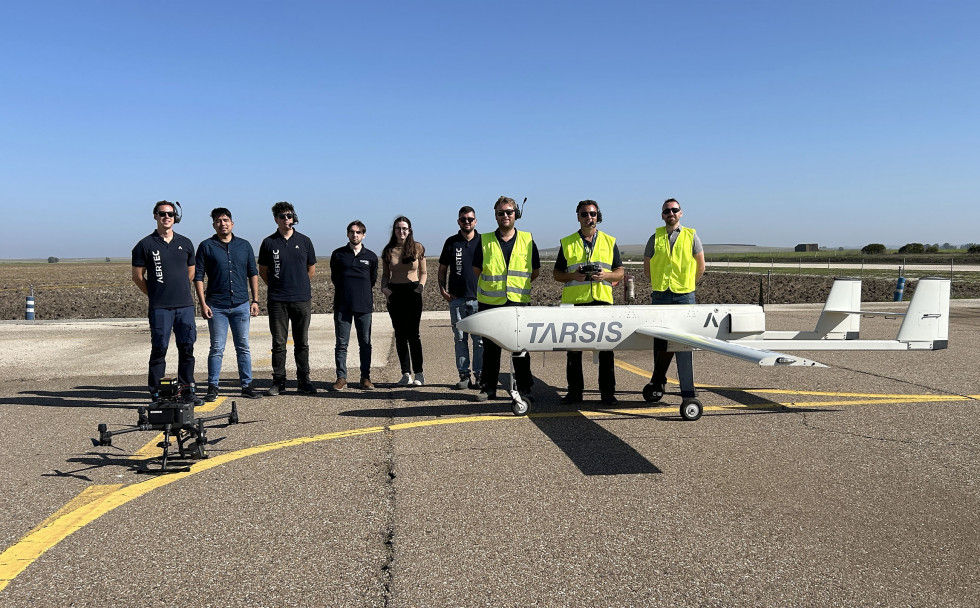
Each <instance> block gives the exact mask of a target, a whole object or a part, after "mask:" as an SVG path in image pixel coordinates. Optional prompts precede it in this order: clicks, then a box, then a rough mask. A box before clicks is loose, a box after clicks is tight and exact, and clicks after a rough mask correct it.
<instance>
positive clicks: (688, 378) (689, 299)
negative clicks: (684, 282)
mask: <svg viewBox="0 0 980 608" xmlns="http://www.w3.org/2000/svg"><path fill="white" fill-rule="evenodd" d="M650 303H651V304H653V305H654V306H656V305H663V304H694V292H693V291H692V292H690V293H674V292H672V291H654V292H652V293H651V294H650ZM673 358H674V353H671V352H667V341H666V340H661V339H659V338H654V339H653V376H652V377H651V378H650V382H652V383H654V384H660V385H663V384H666V383H667V368H668V367H670V361H671V359H673ZM677 379H678V381H680V384H681V397H684V398H688V397H694V396H696V392H695V390H694V353H693V352H691V351H682V352H679V353H677Z"/></svg>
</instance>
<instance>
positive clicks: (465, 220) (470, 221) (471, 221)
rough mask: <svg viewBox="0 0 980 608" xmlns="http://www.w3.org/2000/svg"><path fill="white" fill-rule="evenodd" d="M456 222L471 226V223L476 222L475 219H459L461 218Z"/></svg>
mask: <svg viewBox="0 0 980 608" xmlns="http://www.w3.org/2000/svg"><path fill="white" fill-rule="evenodd" d="M458 221H460V222H463V223H464V224H472V223H473V222H475V221H476V218H475V217H461V218H459V220H458Z"/></svg>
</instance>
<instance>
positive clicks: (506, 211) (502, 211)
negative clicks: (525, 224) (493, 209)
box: [497, 209, 514, 217]
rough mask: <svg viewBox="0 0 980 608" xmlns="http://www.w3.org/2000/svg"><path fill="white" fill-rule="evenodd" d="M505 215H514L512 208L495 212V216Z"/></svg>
mask: <svg viewBox="0 0 980 608" xmlns="http://www.w3.org/2000/svg"><path fill="white" fill-rule="evenodd" d="M505 215H514V210H513V209H501V210H500V211H498V212H497V217H504V216H505Z"/></svg>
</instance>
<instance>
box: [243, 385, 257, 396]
mask: <svg viewBox="0 0 980 608" xmlns="http://www.w3.org/2000/svg"><path fill="white" fill-rule="evenodd" d="M242 397H245V398H246V399H261V398H262V395H260V394H258V393H257V392H256V391H255V389H254V388H252V385H251V384H246V385H245V386H243V387H242Z"/></svg>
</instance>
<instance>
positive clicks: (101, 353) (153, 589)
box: [0, 301, 980, 607]
mask: <svg viewBox="0 0 980 608" xmlns="http://www.w3.org/2000/svg"><path fill="white" fill-rule="evenodd" d="M953 306H954V308H953V311H952V316H951V325H950V342H949V348H948V349H947V350H943V351H934V352H826V351H823V352H814V353H809V354H806V353H802V354H803V355H804V356H807V357H809V358H812V359H816V360H818V361H821V362H823V363H826V364H828V365H830V366H831V367H830V368H829V369H815V368H780V369H772V368H758V367H753V366H752V365H750V364H748V363H744V362H740V361H735V360H730V359H727V358H724V357H722V356H719V355H714V354H711V353H704V352H700V353H697V354H696V355H695V369H696V380H697V382H698V385H699V387H700V388H699V391H700V393H699V396H700V398H701V400H702V401H703V403H704V405H705V410H706V411H705V414H704V416H703V417H702V418H701V419H700V420H699V421H696V422H684V421H682V420H681V419H680V417H679V416H678V411H677V408H678V405H679V403H680V398H679V394H678V393H677V386H676V384H673V385H671V389H670V390H672V391H673V392H672V393H671V394H668V395H667V397H666V398H665V400H664V402H663V403H662V404H648V403H645V402H644V401H643V399H642V396H641V394H640V392H641V389H642V387H643V385H644V383H645V382H646V381H647V379H648V376H649V373H650V359H651V357H650V355H649V353H645V352H624V353H617V365H618V368H617V386H618V389H617V390H618V396H619V399H620V403H619V405H618V407H617V408H616V409H602V408H601V406H602V404H601V403H600V402H599V400H598V392H597V391H596V390H595V389H596V379H595V374H596V367H595V366H594V365H593V363H592V362H591V358H590V357H588V356H587V357H585V360H586V363H585V376H586V387H587V395H586V397H587V398H588V399H590V401H588V402H586V403H584V404H582V406H581V407H580V408H576V409H572V408H568V407H563V406H561V405H560V404H559V399H560V397H561V396H562V395H563V394H564V385H565V381H564V364H565V358H564V356H563V355H562V354H560V353H553V354H547V355H546V356H543V357H542V356H541V355H535V356H534V357H533V358H532V371H533V373H534V376H535V387H534V391H533V395H534V398H535V403H533V404H532V415H531V416H528V417H516V416H513V415H512V414H511V413H510V404H509V402H506V401H489V402H485V403H477V402H475V401H472V400H471V399H472V397H473V394H474V391H468V390H467V391H457V390H452V389H451V388H450V385H451V384H453V383H455V381H456V379H457V377H456V370H455V366H454V364H453V347H452V337H451V332H450V328H449V319H448V315H447V314H443V313H426V315H425V318H424V320H423V328H422V342H423V346H424V349H425V377H426V380H427V384H426V386H423V387H417V388H405V387H398V386H395V385H394V382H395V381H396V380H397V379H398V377H399V376H400V373H399V368H398V363H397V357H396V356H395V353H394V349H393V346H392V343H391V332H390V324H389V323H388V319H387V316H386V315H376V316H375V321H374V345H375V348H374V361H373V365H372V377H373V379H374V381H375V382H376V383H377V384H378V385H379V386H378V388H377V390H375V391H371V392H365V391H360V390H357V389H347V390H345V391H342V392H328V391H326V387H327V385H328V384H329V383H332V382H333V380H334V377H335V376H334V366H333V342H334V340H333V333H332V322H331V320H330V317H329V316H325V315H324V316H319V315H318V316H317V317H316V318H315V321H314V327H313V332H312V336H311V346H312V354H313V358H312V360H313V368H314V380H315V381H316V382H317V385H318V387H319V388H320V389H321V391H320V393H319V394H317V395H316V396H300V395H297V394H296V393H295V391H294V385H293V384H291V386H290V391H289V392H288V393H287V394H286V395H283V396H279V397H274V398H270V397H266V398H263V399H261V400H254V401H253V400H242V399H240V398H238V397H237V391H236V390H234V386H235V385H236V374H235V372H234V369H235V367H234V349H233V347H232V345H231V341H230V339H229V344H228V346H227V350H226V353H225V355H226V356H225V366H224V370H225V373H224V375H223V380H222V396H221V399H219V401H218V402H216V403H215V404H207V406H206V407H205V408H199V412H198V413H199V414H201V415H204V413H203V410H205V409H212V410H213V411H212V413H215V414H218V413H223V412H227V411H228V410H229V408H230V403H231V401H236V402H237V405H238V407H239V409H240V415H241V423H240V424H237V425H231V426H229V425H226V424H224V423H222V424H219V426H217V427H215V428H212V429H210V430H209V431H208V439H209V440H210V445H209V455H210V458H208V459H207V460H201V461H193V462H192V466H191V468H190V471H189V472H187V473H175V474H170V475H164V476H152V475H143V474H138V473H137V470H138V469H140V468H143V467H146V466H147V460H146V459H147V458H150V457H152V456H155V455H157V454H159V452H160V450H159V448H157V447H156V444H157V442H158V441H159V438H158V437H157V436H156V433H155V432H136V433H130V434H124V435H118V436H116V437H114V438H113V445H112V446H111V447H108V446H97V445H94V442H93V438H95V437H97V432H96V428H97V425H98V424H99V423H106V424H107V425H108V426H109V428H110V429H121V428H124V427H125V426H127V425H132V424H135V423H136V420H137V413H136V408H137V407H138V406H139V405H143V404H145V403H146V388H145V367H146V359H147V357H148V354H149V334H148V330H147V328H146V326H145V321H142V320H121V321H114V322H94V321H93V322H74V323H56V322H49V323H36V324H27V323H0V348H2V351H0V352H2V357H0V428H2V430H3V434H2V435H0V437H2V441H0V488H2V489H3V491H2V493H0V509H2V512H3V514H4V516H3V517H2V518H0V551H3V552H2V553H0V606H2V607H5V606H17V607H19V606H105V605H112V606H119V607H126V606H134V607H136V606H140V607H144V606H201V607H204V606H214V607H219V606H220V607H234V606H249V607H252V606H269V607H272V606H276V607H278V606H372V607H380V606H390V607H409V606H425V607H429V606H976V605H977V597H980V514H978V508H977V505H978V504H980V440H978V437H980V435H978V426H980V423H978V420H980V416H978V415H980V394H978V393H980V384H978V379H977V364H976V362H977V361H978V360H980V346H978V336H980V303H978V302H976V301H972V302H961V301H954V303H953ZM816 316H817V309H816V308H814V307H809V306H797V307H792V306H787V307H772V308H770V309H769V311H768V312H767V322H768V327H769V328H771V329H793V328H797V329H801V328H812V326H813V324H814V323H815V321H816ZM862 324H863V331H862V337H865V338H886V337H887V338H892V337H894V334H895V332H896V331H897V328H898V321H896V320H895V319H886V318H882V317H876V318H871V319H864V320H862ZM252 330H253V331H252V352H253V355H254V356H255V366H256V376H257V378H258V379H259V383H260V386H262V387H264V386H267V384H268V379H269V377H270V371H269V359H268V347H269V341H270V338H269V334H268V327H267V324H266V319H265V318H259V319H257V320H255V321H254V322H253V326H252ZM207 344H208V342H207V329H206V326H205V325H203V324H202V325H201V330H200V332H199V337H198V342H197V356H198V361H197V377H198V382H199V383H203V382H204V378H205V370H206V359H207ZM289 358H290V359H291V358H292V356H291V354H290V357H289ZM348 365H349V367H350V368H351V369H352V370H356V369H357V353H356V348H354V344H353V341H352V352H351V353H350V355H349V357H348ZM504 367H506V363H505V364H504ZM170 369H173V365H171V368H170ZM290 373H292V372H290ZM671 373H673V370H672V372H671ZM351 375H352V376H354V375H356V372H354V371H352V372H351ZM590 389H591V390H590ZM218 422H221V421H218ZM185 464H186V463H185Z"/></svg>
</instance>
